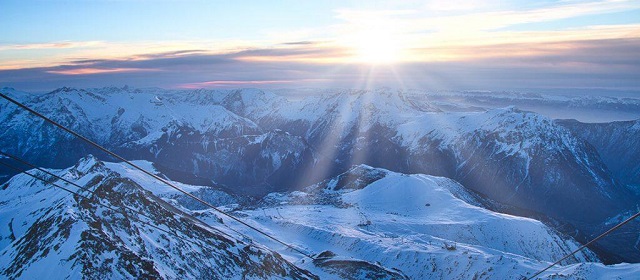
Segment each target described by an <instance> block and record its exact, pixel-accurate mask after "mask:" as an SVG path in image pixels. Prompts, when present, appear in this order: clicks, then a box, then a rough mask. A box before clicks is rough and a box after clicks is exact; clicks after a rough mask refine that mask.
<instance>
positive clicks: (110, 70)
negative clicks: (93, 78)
mask: <svg viewBox="0 0 640 280" xmlns="http://www.w3.org/2000/svg"><path fill="white" fill-rule="evenodd" d="M154 71H159V70H157V69H141V68H74V69H66V70H48V71H46V72H47V73H51V74H58V75H93V74H104V73H131V72H154Z"/></svg>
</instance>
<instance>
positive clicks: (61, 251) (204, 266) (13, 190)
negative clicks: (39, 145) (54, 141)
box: [0, 157, 315, 279]
mask: <svg viewBox="0 0 640 280" xmlns="http://www.w3.org/2000/svg"><path fill="white" fill-rule="evenodd" d="M31 172H33V173H36V174H37V175H36V176H43V177H44V178H47V179H46V180H48V182H49V183H55V184H59V185H61V186H63V187H66V188H69V189H72V190H74V191H78V192H80V193H81V194H83V195H84V196H86V197H87V198H83V197H81V196H77V195H72V194H69V193H67V192H65V191H63V190H61V189H57V188H54V187H52V186H51V185H50V184H48V183H42V182H41V181H38V180H36V179H34V178H32V177H30V176H28V175H25V174H20V175H16V176H14V177H13V178H12V179H11V180H9V181H8V182H7V183H5V184H3V185H2V188H1V190H0V192H1V195H0V197H1V201H0V205H2V207H1V208H0V209H1V210H0V213H1V215H0V220H1V223H2V224H3V225H7V226H3V227H2V228H0V250H1V253H0V260H1V261H0V275H3V276H4V277H7V278H10V279H11V278H23V279H34V278H43V277H46V278H48V279H69V278H73V279H80V278H92V279H131V278H138V279H142V278H145V279H157V278H163V279H185V278H191V279H205V278H208V279H221V278H224V279H251V278H258V279H264V278H297V279H313V278H315V276H314V275H312V274H311V273H309V272H307V271H305V270H302V269H300V268H298V267H296V266H294V265H292V264H291V263H289V262H287V261H286V260H285V259H283V258H282V257H281V256H280V255H278V254H276V253H273V252H270V251H268V250H266V249H265V248H264V247H261V246H259V245H255V244H249V243H246V242H244V241H242V240H238V239H236V238H235V237H233V236H230V235H228V234H227V233H225V232H224V231H220V230H218V229H216V226H219V227H223V226H222V225H221V224H220V223H219V222H215V223H211V222H209V224H210V225H213V226H208V225H205V224H204V223H203V222H201V221H199V220H197V219H196V218H194V217H193V216H191V215H190V214H188V213H185V212H183V211H181V210H179V209H177V208H175V207H173V206H171V205H170V204H168V203H166V202H165V201H163V200H161V199H160V198H158V197H157V196H155V195H153V194H152V193H151V192H149V191H147V190H145V189H143V188H142V187H141V186H140V185H138V184H137V183H135V182H134V181H132V180H131V179H129V178H126V177H122V176H120V175H119V174H118V173H117V172H114V171H112V170H111V169H109V168H107V167H106V166H105V165H104V164H103V163H102V162H100V161H97V160H96V159H95V158H93V157H87V158H83V159H81V160H80V162H78V163H77V164H76V165H75V166H73V167H71V168H67V169H64V170H52V172H54V174H57V175H58V176H61V177H63V178H65V179H67V180H70V181H74V182H77V183H78V184H80V185H81V186H82V187H83V188H86V189H87V190H90V191H91V192H89V191H87V190H78V188H77V187H75V186H73V185H70V184H67V183H65V182H64V181H62V180H56V179H54V178H53V177H51V176H50V175H47V174H45V173H43V172H40V171H35V170H32V171H31ZM33 173H32V174H33ZM123 207H129V209H125V208H123ZM131 209H133V210H131ZM114 210H115V211H114ZM134 211H135V212H134ZM140 213H142V214H140ZM143 215H144V216H143ZM152 225H153V226H152ZM52 277H53V278H52Z"/></svg>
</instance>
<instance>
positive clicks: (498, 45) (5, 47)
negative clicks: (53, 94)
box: [0, 0, 640, 97]
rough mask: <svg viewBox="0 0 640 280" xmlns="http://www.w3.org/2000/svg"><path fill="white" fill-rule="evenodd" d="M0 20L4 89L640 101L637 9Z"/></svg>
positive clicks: (80, 8)
mask: <svg viewBox="0 0 640 280" xmlns="http://www.w3.org/2000/svg"><path fill="white" fill-rule="evenodd" d="M0 8H1V10H2V11H3V12H2V14H3V16H2V17H0V26H2V28H0V87H5V86H7V87H14V88H16V89H20V90H25V91H50V90H53V89H55V88H58V87H62V86H72V87H102V86H122V85H129V86H133V87H162V88H182V89H195V88H240V87H258V88H300V87H319V88H324V87H331V88H336V87H339V88H358V89H360V88H365V89H366V88H377V87H390V88H398V89H432V90H523V89H527V90H529V89H534V90H535V89H539V90H549V89H560V90H563V89H567V90H569V89H571V90H576V89H577V90H580V89H584V90H594V89H595V90H598V89H601V90H620V91H632V92H635V91H638V92H640V1H637V0H636V1H625V0H615V1H613V0H607V1H602V0H600V1H571V0H569V1H567V0H561V1H547V0H544V1H495V0H480V1H460V0H433V1H287V0H273V1H243V0H235V1H204V0H203V1H199V0H183V1H179V0H172V1H153V0H110V1H104V0H75V1H62V0H40V1H29V0H26V1H25V0H22V1H13V0H1V1H0ZM639 97H640V94H639Z"/></svg>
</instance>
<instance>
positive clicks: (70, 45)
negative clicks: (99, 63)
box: [0, 41, 104, 51]
mask: <svg viewBox="0 0 640 280" xmlns="http://www.w3.org/2000/svg"><path fill="white" fill-rule="evenodd" d="M103 44H104V43H103V42H101V41H84V42H70V41H63V42H52V43H35V44H13V45H0V51H9V50H42V49H74V48H87V47H95V46H99V45H103Z"/></svg>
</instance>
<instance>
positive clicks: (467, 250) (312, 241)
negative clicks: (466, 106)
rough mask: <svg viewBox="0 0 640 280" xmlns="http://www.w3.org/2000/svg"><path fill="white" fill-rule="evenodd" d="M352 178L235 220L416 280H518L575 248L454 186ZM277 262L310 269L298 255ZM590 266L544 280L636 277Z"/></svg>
mask: <svg viewBox="0 0 640 280" xmlns="http://www.w3.org/2000/svg"><path fill="white" fill-rule="evenodd" d="M350 172H351V173H354V174H358V175H356V176H355V177H353V178H352V180H351V181H350V182H348V183H345V182H347V181H349V180H346V181H344V180H342V181H341V179H340V178H338V177H337V178H334V179H332V180H328V181H326V182H325V183H323V184H319V185H316V186H314V187H311V188H309V189H308V190H307V191H306V192H301V191H297V192H293V193H280V194H276V193H274V194H271V195H269V196H267V197H265V199H264V201H263V204H262V205H261V206H260V207H258V208H257V209H245V210H242V211H240V212H238V213H239V215H241V216H247V217H248V218H251V219H252V220H253V221H254V224H255V225H256V226H259V227H261V228H266V229H268V231H269V232H271V233H273V234H276V235H277V236H280V237H282V238H284V239H285V240H288V241H289V242H291V243H293V244H295V245H296V246H298V247H300V248H304V250H307V251H311V252H316V253H319V252H324V251H330V252H332V253H334V254H337V256H336V257H335V258H336V259H337V260H353V261H356V260H364V261H367V262H369V263H375V264H378V265H381V266H383V267H386V268H387V269H392V270H394V271H398V272H401V273H402V274H403V275H406V276H408V277H409V278H410V279H471V278H476V279H520V278H521V277H523V276H530V275H532V274H533V273H534V272H535V271H536V270H539V269H542V268H543V267H544V266H545V265H547V264H548V263H549V262H552V261H555V260H556V259H558V258H560V257H562V256H563V255H564V254H566V253H568V252H570V251H572V250H574V249H575V248H577V247H578V246H579V244H578V243H577V242H575V241H574V240H572V239H571V238H568V237H561V236H559V235H558V233H557V232H556V231H554V230H552V229H550V228H549V227H547V226H545V225H544V224H542V223H540V222H539V221H536V220H532V219H528V218H522V217H515V216H510V215H505V214H499V213H495V212H491V211H489V210H486V209H483V208H480V207H477V206H474V205H472V204H470V203H468V202H467V201H465V200H472V199H473V195H472V194H469V193H466V194H465V193H464V191H462V190H463V188H462V187H461V186H460V185H459V184H458V183H456V182H455V181H452V180H450V179H446V178H441V177H434V176H428V175H404V174H399V173H394V172H390V171H386V170H381V169H373V168H370V167H367V166H359V167H356V168H355V169H353V170H351V171H350ZM381 173H382V174H383V176H382V178H380V177H381V176H380V175H381ZM343 175H344V174H343ZM358 182H360V183H358ZM362 182H365V183H364V184H361V183H362ZM341 184H344V186H341V187H338V190H336V186H337V185H341ZM345 186H346V187H345ZM461 198H463V199H461ZM469 202H471V203H474V202H473V201H469ZM244 233H245V234H247V235H250V236H253V237H254V238H256V239H257V240H261V242H265V243H267V244H268V243H269V241H268V240H263V239H262V238H261V237H260V236H256V235H255V234H252V233H251V232H249V231H244ZM281 254H283V255H286V256H288V257H287V258H289V259H290V260H292V261H293V260H296V259H298V261H297V262H296V264H298V265H300V266H301V267H305V266H304V265H305V264H304V263H301V261H300V260H299V257H296V255H295V254H293V253H291V252H288V251H287V250H282V251H281ZM591 261H597V258H595V255H594V254H593V253H592V252H590V251H588V250H586V251H582V252H580V253H578V254H577V255H576V257H575V258H573V259H569V260H568V261H567V262H565V263H564V266H559V267H556V268H554V269H552V270H550V271H549V272H547V273H545V274H543V278H544V279H546V278H553V277H552V275H554V274H562V275H565V276H564V277H567V278H573V277H577V276H580V277H586V278H588V279H603V278H608V277H610V276H612V275H616V276H619V277H621V279H634V277H635V273H637V272H638V271H640V266H638V265H618V266H615V267H608V266H603V265H601V264H598V263H593V262H591ZM576 262H580V263H576ZM305 268H307V267H305ZM308 269H309V268H308ZM311 269H312V270H313V268H311ZM354 278H355V279H357V277H354Z"/></svg>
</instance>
